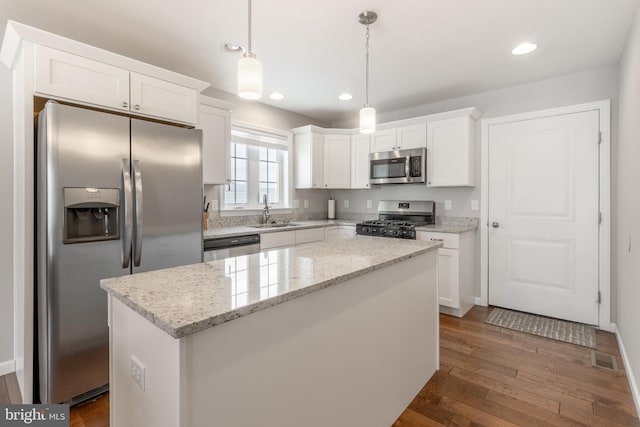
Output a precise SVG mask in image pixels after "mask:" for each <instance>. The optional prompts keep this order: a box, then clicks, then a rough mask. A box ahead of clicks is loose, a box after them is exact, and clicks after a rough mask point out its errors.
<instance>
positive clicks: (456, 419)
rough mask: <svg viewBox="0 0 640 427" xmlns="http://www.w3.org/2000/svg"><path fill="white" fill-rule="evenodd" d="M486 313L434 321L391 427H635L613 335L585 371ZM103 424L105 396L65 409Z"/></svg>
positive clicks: (569, 350) (577, 351) (89, 423)
mask: <svg viewBox="0 0 640 427" xmlns="http://www.w3.org/2000/svg"><path fill="white" fill-rule="evenodd" d="M490 311H491V309H490V308H485V307H474V308H473V309H472V310H471V311H470V312H469V313H468V314H467V315H466V316H465V317H464V318H463V319H458V318H456V317H451V316H446V315H441V316H440V370H439V371H438V372H436V374H435V375H434V376H433V378H431V380H430V381H429V382H428V383H427V384H426V385H425V386H424V388H423V389H422V390H421V391H420V393H418V395H417V396H416V397H415V399H414V400H413V402H411V404H410V405H409V406H408V407H407V409H406V410H405V411H404V412H403V413H402V414H401V415H400V417H399V418H398V419H397V420H396V422H395V423H394V425H393V426H394V427H423V426H473V427H475V426H492V427H493V426H526V427H529V426H590V427H591V426H594V427H597V426H602V427H615V426H640V422H639V421H638V417H637V414H636V410H635V406H634V403H633V398H632V396H631V391H630V389H629V383H628V381H627V377H626V373H625V372H624V370H623V366H624V365H623V364H622V360H621V358H620V353H619V351H618V346H617V343H616V339H615V336H614V335H613V334H610V333H607V332H600V331H597V332H596V339H597V345H598V351H599V352H603V353H609V354H613V355H615V357H616V359H617V363H618V367H619V368H620V371H619V372H612V371H608V370H605V369H601V368H595V367H592V366H591V350H590V349H588V348H584V347H579V346H575V345H572V344H566V343H562V342H558V341H554V340H550V339H547V338H540V337H536V336H533V335H529V334H524V333H520V332H516V331H512V330H509V329H502V328H499V327H497V326H493V325H489V324H486V323H484V320H485V318H486V317H487V315H488V314H489V313H490ZM3 378H4V377H0V403H1V402H2V399H3V397H4V396H5V395H6V394H3V393H4V391H3V390H4V389H3V382H2V380H3ZM108 425H109V397H108V394H105V395H103V396H100V397H99V398H98V399H96V401H94V402H89V403H86V404H84V405H80V406H77V407H74V408H72V409H71V423H70V426H71V427H108Z"/></svg>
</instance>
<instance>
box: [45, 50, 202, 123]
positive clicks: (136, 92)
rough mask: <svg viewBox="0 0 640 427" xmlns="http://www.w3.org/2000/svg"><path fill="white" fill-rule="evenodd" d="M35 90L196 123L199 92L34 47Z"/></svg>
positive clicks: (82, 58)
mask: <svg viewBox="0 0 640 427" xmlns="http://www.w3.org/2000/svg"><path fill="white" fill-rule="evenodd" d="M35 51H36V54H35V57H36V60H35V78H34V86H35V93H36V94H37V95H42V96H45V97H52V98H59V99H64V100H69V101H73V102H77V103H80V104H86V105H90V106H97V107H104V108H107V109H112V110H118V111H129V112H132V113H134V114H137V115H142V116H149V117H154V118H159V119H168V120H170V121H176V122H182V123H188V124H196V123H197V122H198V91H197V90H195V89H192V88H189V87H185V86H182V85H179V84H175V83H171V82H169V81H166V80H162V79H158V78H155V77H150V76H147V75H144V74H140V73H136V72H133V71H130V70H127V69H124V68H121V67H116V66H113V65H110V64H106V63H104V62H100V61H95V60H93V59H89V58H85V57H83V56H79V55H74V54H70V53H67V52H63V51H60V50H57V49H52V48H49V47H45V46H40V45H36V50H35Z"/></svg>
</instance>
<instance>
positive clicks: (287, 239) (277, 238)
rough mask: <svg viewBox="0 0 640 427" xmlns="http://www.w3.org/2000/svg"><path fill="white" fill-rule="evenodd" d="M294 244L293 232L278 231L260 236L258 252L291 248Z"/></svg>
mask: <svg viewBox="0 0 640 427" xmlns="http://www.w3.org/2000/svg"><path fill="white" fill-rule="evenodd" d="M295 244H296V232H295V231H279V232H275V233H262V234H261V235H260V250H261V251H263V250H265V249H273V248H281V247H284V246H293V245H295Z"/></svg>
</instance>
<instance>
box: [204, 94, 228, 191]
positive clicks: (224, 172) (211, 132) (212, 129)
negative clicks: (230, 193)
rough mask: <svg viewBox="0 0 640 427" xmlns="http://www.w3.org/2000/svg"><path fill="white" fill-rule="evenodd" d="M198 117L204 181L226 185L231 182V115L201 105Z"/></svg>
mask: <svg viewBox="0 0 640 427" xmlns="http://www.w3.org/2000/svg"><path fill="white" fill-rule="evenodd" d="M198 116H199V120H198V125H197V126H196V128H198V129H202V167H203V171H202V180H203V182H204V183H205V184H226V183H227V182H228V181H229V144H230V143H231V114H230V113H229V112H228V111H225V110H220V109H218V108H213V107H210V106H208V105H202V104H201V105H200V113H199V115H198Z"/></svg>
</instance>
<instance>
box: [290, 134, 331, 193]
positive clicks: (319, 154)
mask: <svg viewBox="0 0 640 427" xmlns="http://www.w3.org/2000/svg"><path fill="white" fill-rule="evenodd" d="M294 153H295V164H294V169H295V187H296V188H323V187H324V142H323V135H321V134H319V133H316V132H311V131H308V132H304V133H299V134H296V135H295V138H294Z"/></svg>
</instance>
